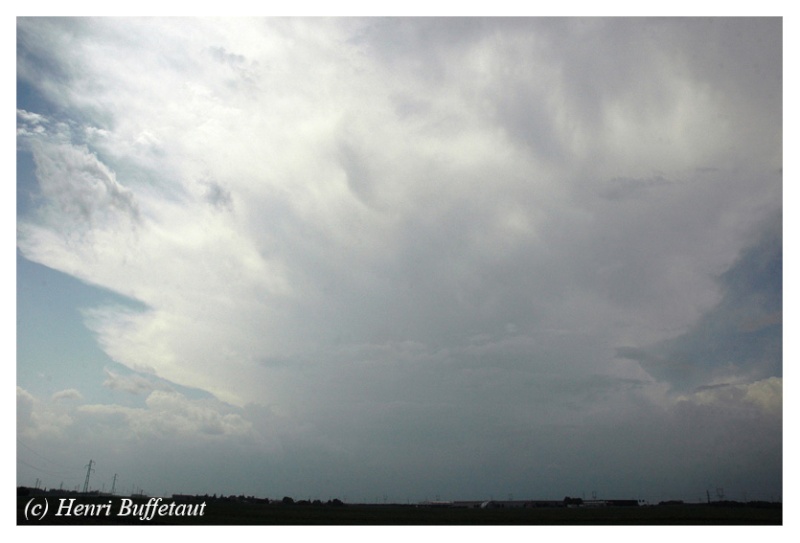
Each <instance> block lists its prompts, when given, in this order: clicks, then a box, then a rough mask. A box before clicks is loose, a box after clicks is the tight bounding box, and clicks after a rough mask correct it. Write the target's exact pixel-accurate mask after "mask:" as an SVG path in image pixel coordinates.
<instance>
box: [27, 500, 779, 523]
mask: <svg viewBox="0 0 800 543" xmlns="http://www.w3.org/2000/svg"><path fill="white" fill-rule="evenodd" d="M39 499H40V501H41V498H39ZM121 500H123V498H119V497H114V498H111V497H94V498H93V497H84V498H78V499H77V500H76V502H75V503H76V504H77V503H82V504H92V503H94V504H95V505H105V504H108V503H110V504H111V505H110V506H109V507H108V508H107V509H105V510H103V509H101V510H99V514H94V515H71V516H64V515H61V516H56V515H55V511H56V507H57V506H58V503H60V502H59V498H57V497H49V498H48V502H49V508H50V509H49V514H47V515H45V516H44V517H40V516H37V515H35V514H33V513H36V512H37V511H36V510H34V509H32V507H33V505H32V504H31V497H29V496H18V497H17V524H19V525H41V524H46V525H114V524H119V525H136V524H140V525H284V526H285V525H351V526H366V525H373V526H375V525H387V526H388V525H407V526H415V525H451V526H457V525H509V526H510V525H530V526H534V525H543V526H544V525H549V526H561V525H563V526H567V525H616V526H628V525H781V524H782V523H783V509H782V507H781V504H779V503H777V504H774V503H759V504H744V503H736V502H733V503H725V504H710V505H708V504H684V505H652V506H641V507H635V506H634V507H574V508H572V507H570V508H568V507H543V508H496V509H481V508H476V507H470V508H457V507H431V506H415V505H351V504H344V505H338V506H330V505H326V504H323V505H298V504H291V505H286V504H280V503H278V504H274V503H272V504H266V503H236V502H231V501H220V500H210V501H208V502H207V503H206V505H205V507H204V508H203V510H202V515H183V516H177V515H172V516H167V515H163V516H158V515H154V516H153V517H152V518H145V519H142V518H139V517H140V516H141V515H138V516H137V515H130V514H129V515H126V516H120V515H119V514H117V513H118V512H119V510H120V509H119V508H120V506H121V504H122V503H123V502H122V501H121ZM133 501H134V502H135V503H137V504H145V503H146V502H147V499H146V498H134V499H133ZM165 501H166V502H167V503H169V501H170V500H169V499H165ZM127 503H130V502H127ZM26 508H27V509H26ZM106 511H108V512H109V514H105V513H106ZM195 511H196V510H195ZM96 512H97V511H95V513H96ZM26 514H27V515H28V516H27V518H26Z"/></svg>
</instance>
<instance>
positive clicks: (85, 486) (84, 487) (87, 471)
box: [83, 459, 94, 494]
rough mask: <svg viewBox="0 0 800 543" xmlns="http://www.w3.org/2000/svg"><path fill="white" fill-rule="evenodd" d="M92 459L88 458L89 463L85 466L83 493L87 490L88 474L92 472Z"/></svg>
mask: <svg viewBox="0 0 800 543" xmlns="http://www.w3.org/2000/svg"><path fill="white" fill-rule="evenodd" d="M93 462H94V461H93V460H91V459H89V464H88V465H87V466H86V468H87V469H86V481H84V483H83V493H84V494H86V493H87V492H89V475H91V473H92V463H93Z"/></svg>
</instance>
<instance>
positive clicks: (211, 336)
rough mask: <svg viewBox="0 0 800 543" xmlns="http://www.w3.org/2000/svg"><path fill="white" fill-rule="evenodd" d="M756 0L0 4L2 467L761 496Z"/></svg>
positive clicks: (778, 55) (548, 494)
mask: <svg viewBox="0 0 800 543" xmlns="http://www.w3.org/2000/svg"><path fill="white" fill-rule="evenodd" d="M782 62H783V58H782V22H781V20H780V19H748V18H738V19H686V18H683V19H660V18H659V19H602V18H601V19H583V18H574V19H528V18H513V19H501V18H492V19H481V18H469V19H436V18H426V19H406V18H394V19H382V18H370V19H344V18H342V19H325V18H317V19H302V18H301V19H281V18H268V19H256V18H250V19H180V18H178V19H174V18H173V19H158V18H148V19H135V18H124V19H122V18H103V19H80V18H78V19H47V18H20V19H18V20H17V167H18V169H17V171H18V173H17V222H16V227H17V260H16V264H17V483H18V484H21V485H29V486H32V485H33V484H34V483H35V481H36V479H40V480H41V481H42V486H48V487H58V486H59V485H60V484H63V485H64V487H65V488H74V487H76V486H81V487H82V484H83V480H84V477H85V474H86V469H85V466H86V464H87V463H88V462H89V460H90V459H92V460H94V462H96V466H95V468H96V471H95V472H94V474H93V475H92V480H91V486H92V487H93V488H97V489H101V488H103V489H105V490H110V488H111V484H112V479H113V477H114V474H117V475H118V477H117V487H116V491H117V492H121V493H128V492H130V491H131V490H132V489H142V490H143V491H144V492H145V493H149V494H151V495H162V494H167V495H169V494H172V493H209V494H212V493H217V494H220V493H222V494H247V495H251V494H252V495H256V496H262V497H272V498H280V497H283V496H286V495H288V496H292V497H294V498H295V499H301V498H312V499H314V498H319V499H323V500H326V499H329V498H334V497H338V498H340V499H345V500H347V501H351V502H354V501H370V502H372V501H376V500H378V501H383V500H385V499H386V500H391V501H403V502H405V501H407V500H409V501H418V500H424V499H435V498H437V497H438V498H439V499H489V498H492V497H493V498H495V499H500V498H502V499H507V498H508V497H509V496H513V497H514V498H515V499H524V498H542V499H561V498H563V497H564V496H567V495H569V496H583V497H590V496H591V495H592V494H593V493H594V494H596V495H597V496H598V497H607V498H641V499H647V500H649V501H653V502H658V501H660V500H665V499H684V500H698V499H701V498H702V499H705V497H706V490H709V491H710V492H711V494H712V495H716V489H718V488H719V489H724V493H725V496H726V497H727V498H730V499H739V500H742V499H780V498H781V497H782V467H781V463H782V452H781V447H782V422H783V421H782V376H783V369H782V259H783V257H782V255H783V250H782V162H783V156H782V106H781V104H782V87H783V75H782Z"/></svg>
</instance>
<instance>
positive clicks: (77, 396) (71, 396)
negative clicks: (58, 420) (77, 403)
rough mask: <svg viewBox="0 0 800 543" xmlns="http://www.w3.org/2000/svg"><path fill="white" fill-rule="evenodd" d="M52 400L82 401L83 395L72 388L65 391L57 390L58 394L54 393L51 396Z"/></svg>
mask: <svg viewBox="0 0 800 543" xmlns="http://www.w3.org/2000/svg"><path fill="white" fill-rule="evenodd" d="M52 400H54V401H65V400H83V394H81V393H80V391H79V390H76V389H74V388H68V389H65V390H59V391H58V392H56V393H54V394H53V396H52Z"/></svg>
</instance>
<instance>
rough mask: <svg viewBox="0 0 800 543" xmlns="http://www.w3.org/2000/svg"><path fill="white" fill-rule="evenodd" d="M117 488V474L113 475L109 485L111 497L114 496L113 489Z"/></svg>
mask: <svg viewBox="0 0 800 543" xmlns="http://www.w3.org/2000/svg"><path fill="white" fill-rule="evenodd" d="M116 486H117V474H116V473H115V474H114V480H113V481H112V483H111V495H112V496H113V495H114V488H116Z"/></svg>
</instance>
